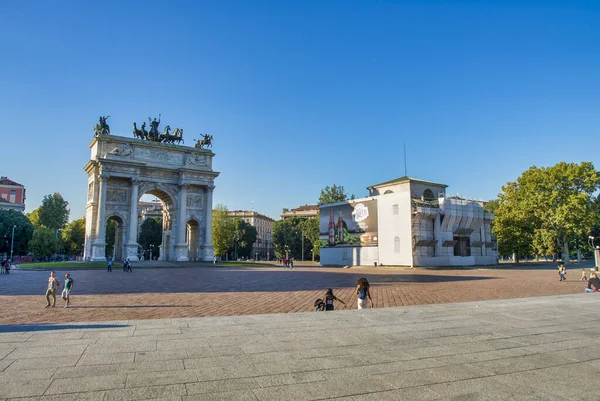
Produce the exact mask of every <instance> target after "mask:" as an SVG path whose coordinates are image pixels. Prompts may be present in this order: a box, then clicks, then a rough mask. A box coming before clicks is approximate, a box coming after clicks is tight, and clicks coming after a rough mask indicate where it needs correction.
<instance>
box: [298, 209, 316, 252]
mask: <svg viewBox="0 0 600 401" xmlns="http://www.w3.org/2000/svg"><path fill="white" fill-rule="evenodd" d="M319 225H320V221H319V218H318V217H313V218H310V219H306V220H304V221H303V222H302V223H300V229H301V230H302V232H303V233H304V259H308V258H310V257H311V250H312V252H313V255H314V258H316V259H318V258H319V257H320V254H321V251H320V249H321V240H320V239H319V234H320V233H319Z"/></svg>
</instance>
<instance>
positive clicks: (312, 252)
mask: <svg viewBox="0 0 600 401" xmlns="http://www.w3.org/2000/svg"><path fill="white" fill-rule="evenodd" d="M310 258H311V259H312V261H313V262H314V261H315V253H314V251H313V248H310Z"/></svg>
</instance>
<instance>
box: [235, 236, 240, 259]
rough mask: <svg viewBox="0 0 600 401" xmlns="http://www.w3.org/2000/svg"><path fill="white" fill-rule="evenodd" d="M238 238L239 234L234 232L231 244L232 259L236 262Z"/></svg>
mask: <svg viewBox="0 0 600 401" xmlns="http://www.w3.org/2000/svg"><path fill="white" fill-rule="evenodd" d="M239 236H240V233H239V232H238V231H236V232H235V237H233V239H234V243H233V246H234V248H233V249H234V251H233V255H234V256H233V257H234V260H236V261H237V259H238V257H237V243H238V240H239Z"/></svg>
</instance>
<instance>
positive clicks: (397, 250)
mask: <svg viewBox="0 0 600 401" xmlns="http://www.w3.org/2000/svg"><path fill="white" fill-rule="evenodd" d="M394 253H400V237H394Z"/></svg>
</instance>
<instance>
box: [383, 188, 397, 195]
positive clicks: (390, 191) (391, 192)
mask: <svg viewBox="0 0 600 401" xmlns="http://www.w3.org/2000/svg"><path fill="white" fill-rule="evenodd" d="M393 193H394V191H392V190H390V189H388V190H387V191H385V192H384V193H383V194H384V195H387V194H393Z"/></svg>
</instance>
